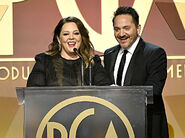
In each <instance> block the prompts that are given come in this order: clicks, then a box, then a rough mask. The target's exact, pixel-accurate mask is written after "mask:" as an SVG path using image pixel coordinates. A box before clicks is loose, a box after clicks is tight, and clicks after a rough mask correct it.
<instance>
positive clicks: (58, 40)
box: [57, 36, 61, 44]
mask: <svg viewBox="0 0 185 138" xmlns="http://www.w3.org/2000/svg"><path fill="white" fill-rule="evenodd" d="M57 41H58V43H59V44H61V42H60V39H59V37H58V36H57Z"/></svg>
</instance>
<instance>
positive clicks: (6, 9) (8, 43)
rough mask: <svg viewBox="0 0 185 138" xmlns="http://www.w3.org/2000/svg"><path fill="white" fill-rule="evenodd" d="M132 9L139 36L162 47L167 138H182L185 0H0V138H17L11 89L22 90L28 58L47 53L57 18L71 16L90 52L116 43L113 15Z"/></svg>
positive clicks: (18, 113)
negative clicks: (89, 42) (84, 32)
mask: <svg viewBox="0 0 185 138" xmlns="http://www.w3.org/2000/svg"><path fill="white" fill-rule="evenodd" d="M119 5H128V6H132V7H134V8H136V10H137V11H138V13H139V15H140V23H141V25H142V33H141V36H142V37H143V39H144V40H145V41H149V42H151V43H154V44H156V45H159V46H161V47H163V48H164V49H165V51H166V53H167V56H168V78H167V81H166V85H165V88H164V91H163V99H164V102H165V107H166V113H167V119H168V124H169V130H170V138H185V118H184V116H185V110H184V106H185V81H184V80H185V16H184V15H185V0H0V138H12V137H14V138H23V129H24V126H23V122H24V108H23V106H19V105H18V102H17V98H16V87H25V86H26V80H27V78H28V75H29V73H30V71H31V69H32V67H33V65H34V56H35V55H36V54H38V53H41V52H44V51H46V50H47V49H48V45H49V43H50V42H51V41H52V36H53V30H54V27H55V26H56V24H57V23H58V21H59V20H60V19H61V18H62V17H66V16H70V15H71V16H77V17H78V18H80V19H81V20H82V21H83V23H84V24H85V26H86V27H87V28H88V30H89V32H90V37H91V40H92V42H93V44H94V46H95V49H96V50H98V51H100V52H104V50H105V49H107V48H109V47H111V46H113V45H115V44H117V42H116V41H115V39H114V36H113V28H112V22H111V20H112V17H113V11H115V9H116V8H117V7H118V6H119Z"/></svg>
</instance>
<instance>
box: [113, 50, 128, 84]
mask: <svg viewBox="0 0 185 138" xmlns="http://www.w3.org/2000/svg"><path fill="white" fill-rule="evenodd" d="M127 52H128V51H127V50H124V53H123V55H122V58H121V62H120V64H119V69H118V74H117V80H116V83H117V85H120V86H121V80H122V74H123V68H124V65H125V61H126V54H127Z"/></svg>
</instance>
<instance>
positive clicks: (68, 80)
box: [27, 53, 111, 87]
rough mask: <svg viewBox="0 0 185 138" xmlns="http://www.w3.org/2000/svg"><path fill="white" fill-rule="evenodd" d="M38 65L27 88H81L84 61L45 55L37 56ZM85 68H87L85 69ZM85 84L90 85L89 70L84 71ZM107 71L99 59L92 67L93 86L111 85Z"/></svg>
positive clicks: (30, 76)
mask: <svg viewBox="0 0 185 138" xmlns="http://www.w3.org/2000/svg"><path fill="white" fill-rule="evenodd" d="M35 60H36V63H35V65H34V67H33V69H32V72H31V73H30V75H29V78H28V81H27V87H30V86H80V85H81V84H82V83H81V62H82V60H81V59H80V58H79V59H76V60H67V59H64V58H63V57H61V56H60V55H59V54H58V55H55V56H50V55H47V54H45V53H41V54H38V55H36V57H35ZM84 68H85V67H84ZM84 84H85V85H88V84H89V69H88V68H85V69H84ZM110 84H111V82H110V81H109V79H108V78H107V77H106V75H105V70H104V68H103V66H102V65H101V60H100V58H98V57H95V58H94V64H93V66H92V85H99V86H100V85H110Z"/></svg>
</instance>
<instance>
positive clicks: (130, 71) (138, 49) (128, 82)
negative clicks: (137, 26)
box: [124, 38, 144, 86]
mask: <svg viewBox="0 0 185 138" xmlns="http://www.w3.org/2000/svg"><path fill="white" fill-rule="evenodd" d="M143 46H144V41H143V40H142V38H140V40H139V43H138V45H137V47H136V49H135V51H134V54H133V55H132V58H131V60H130V63H129V66H128V69H127V72H126V76H125V80H124V85H125V86H128V85H132V83H131V80H132V77H133V75H137V74H134V71H135V70H137V66H136V60H138V59H139V57H140V56H141V55H142V51H143ZM141 63H142V61H141Z"/></svg>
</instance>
